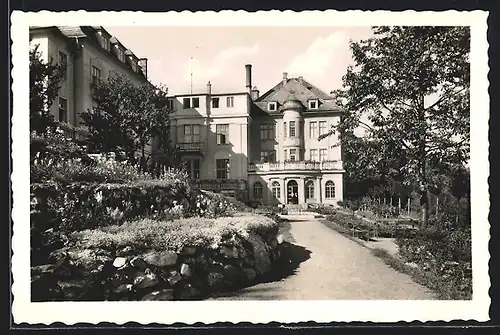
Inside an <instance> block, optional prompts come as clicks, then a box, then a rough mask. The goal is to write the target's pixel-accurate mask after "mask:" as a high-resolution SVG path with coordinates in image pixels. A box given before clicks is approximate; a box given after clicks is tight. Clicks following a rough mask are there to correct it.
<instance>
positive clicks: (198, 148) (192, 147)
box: [177, 142, 205, 151]
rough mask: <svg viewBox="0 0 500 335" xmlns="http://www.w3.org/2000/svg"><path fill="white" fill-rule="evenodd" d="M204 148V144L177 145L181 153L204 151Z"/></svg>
mask: <svg viewBox="0 0 500 335" xmlns="http://www.w3.org/2000/svg"><path fill="white" fill-rule="evenodd" d="M204 148H205V143H204V142H193V143H177V149H179V150H180V151H202V150H203V149H204Z"/></svg>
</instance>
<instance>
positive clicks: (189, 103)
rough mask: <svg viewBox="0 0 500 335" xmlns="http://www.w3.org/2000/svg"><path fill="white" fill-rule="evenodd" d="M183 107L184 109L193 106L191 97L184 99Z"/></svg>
mask: <svg viewBox="0 0 500 335" xmlns="http://www.w3.org/2000/svg"><path fill="white" fill-rule="evenodd" d="M182 108H184V109H187V108H191V99H189V98H184V99H182Z"/></svg>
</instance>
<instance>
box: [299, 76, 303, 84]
mask: <svg viewBox="0 0 500 335" xmlns="http://www.w3.org/2000/svg"><path fill="white" fill-rule="evenodd" d="M303 82H304V77H302V76H300V77H299V83H301V84H302V83H303Z"/></svg>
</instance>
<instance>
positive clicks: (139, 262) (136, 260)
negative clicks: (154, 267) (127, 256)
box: [130, 256, 148, 270]
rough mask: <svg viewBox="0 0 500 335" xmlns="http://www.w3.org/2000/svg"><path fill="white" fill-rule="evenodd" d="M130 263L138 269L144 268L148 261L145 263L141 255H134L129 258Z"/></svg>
mask: <svg viewBox="0 0 500 335" xmlns="http://www.w3.org/2000/svg"><path fill="white" fill-rule="evenodd" d="M130 265H132V266H133V267H134V268H136V269H139V270H145V269H147V267H148V263H146V262H145V261H144V260H143V259H142V258H141V257H139V256H136V257H134V258H132V259H131V260H130Z"/></svg>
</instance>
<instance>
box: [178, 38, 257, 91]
mask: <svg viewBox="0 0 500 335" xmlns="http://www.w3.org/2000/svg"><path fill="white" fill-rule="evenodd" d="M258 52H259V46H258V45H257V44H255V45H253V46H252V47H249V46H235V47H231V48H227V49H224V50H222V51H220V52H219V53H217V55H215V57H214V58H213V60H212V61H211V62H206V63H204V62H202V61H200V60H198V59H196V58H193V59H191V60H189V61H187V62H186V64H185V68H184V75H183V79H184V80H185V81H190V80H191V70H192V72H193V73H194V74H196V79H197V81H198V82H199V81H200V80H203V81H208V80H212V79H214V78H219V77H222V76H224V75H226V74H228V73H229V72H230V71H231V70H232V69H234V66H236V65H239V63H240V62H241V63H244V62H245V60H242V57H245V56H250V55H255V54H256V53H258Z"/></svg>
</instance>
